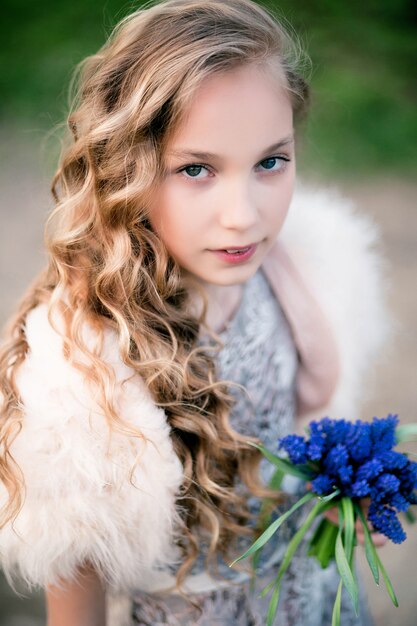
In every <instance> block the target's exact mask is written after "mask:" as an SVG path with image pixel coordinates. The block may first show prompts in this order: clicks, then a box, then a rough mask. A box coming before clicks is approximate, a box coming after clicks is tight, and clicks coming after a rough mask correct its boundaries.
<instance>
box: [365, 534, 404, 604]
mask: <svg viewBox="0 0 417 626" xmlns="http://www.w3.org/2000/svg"><path fill="white" fill-rule="evenodd" d="M371 541H372V535H371ZM372 545H374V544H373V541H372ZM374 550H375V554H376V558H377V560H378V566H379V569H380V570H381V574H382V577H383V579H384V582H385V586H386V588H387V591H388V595H389V597H390V598H391V601H392V603H393V605H394V606H396V607H398V600H397V596H396V595H395V591H394V587H393V586H392V583H391V581H390V579H389V576H388V574H387V571H386V569H385V567H384V566H383V565H382V562H381V559H380V558H379V556H378V553H377V551H376V549H375V546H374Z"/></svg>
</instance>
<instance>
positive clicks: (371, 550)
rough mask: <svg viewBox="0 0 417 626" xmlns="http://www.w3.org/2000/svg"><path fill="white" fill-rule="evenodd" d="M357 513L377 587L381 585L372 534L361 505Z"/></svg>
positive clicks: (366, 553)
mask: <svg viewBox="0 0 417 626" xmlns="http://www.w3.org/2000/svg"><path fill="white" fill-rule="evenodd" d="M355 508H356V512H357V514H358V515H359V519H360V520H361V522H362V526H363V531H364V536H365V555H366V560H367V561H368V565H369V568H370V570H371V572H372V576H373V577H374V581H375V582H376V584H377V585H379V568H378V559H377V555H376V550H375V547H374V544H373V541H372V539H371V533H370V531H369V527H368V523H367V521H366V519H365V515H364V514H363V511H362V509H361V507H360V506H359V505H356V506H355Z"/></svg>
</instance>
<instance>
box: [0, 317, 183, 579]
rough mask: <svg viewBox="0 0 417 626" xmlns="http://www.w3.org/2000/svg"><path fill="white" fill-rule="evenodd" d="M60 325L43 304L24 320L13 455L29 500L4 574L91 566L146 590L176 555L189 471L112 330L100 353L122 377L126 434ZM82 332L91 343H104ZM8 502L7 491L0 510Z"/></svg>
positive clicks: (117, 386)
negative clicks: (115, 425) (74, 359)
mask: <svg viewBox="0 0 417 626" xmlns="http://www.w3.org/2000/svg"><path fill="white" fill-rule="evenodd" d="M54 322H55V320H54ZM58 324H59V320H58ZM54 326H55V324H54ZM54 326H52V325H51V324H50V322H49V320H48V309H47V306H46V305H42V306H38V307H37V308H36V309H34V310H33V311H31V313H30V314H29V315H28V317H27V323H26V337H27V342H28V353H27V357H26V359H25V361H24V362H23V364H22V365H21V366H20V368H19V370H18V374H17V380H16V382H17V386H18V390H19V392H20V396H21V401H22V406H21V413H22V428H21V430H20V432H19V434H18V435H17V437H16V438H15V439H14V441H13V444H12V449H11V452H12V454H13V458H14V460H15V461H16V463H17V464H18V466H19V468H20V470H21V471H22V474H23V477H24V481H25V500H24V505H23V507H22V509H21V511H20V512H19V514H18V516H17V518H16V520H15V521H14V523H13V524H9V525H6V526H5V527H3V528H2V529H1V530H0V560H1V561H2V565H3V567H4V569H5V572H6V575H8V576H10V577H12V576H14V575H16V576H19V577H22V578H23V579H24V580H26V582H27V583H29V584H30V585H40V586H46V585H48V584H53V583H56V582H57V581H58V580H59V578H69V577H71V575H73V573H74V571H75V569H76V567H77V566H78V565H79V564H80V563H83V562H84V561H85V560H89V561H90V562H93V563H94V564H95V566H96V567H97V569H98V571H99V572H100V573H101V575H102V577H103V579H105V580H107V581H108V582H109V583H110V584H111V585H112V586H115V587H122V588H123V587H131V586H134V585H136V584H138V585H140V584H141V581H142V582H143V581H144V580H145V581H147V580H148V579H149V577H150V576H152V575H153V574H155V569H156V568H157V567H159V566H160V565H161V564H164V563H166V562H169V561H170V560H171V559H172V558H173V541H172V540H173V533H174V530H175V526H176V520H177V517H176V516H177V512H176V507H175V500H176V496H177V493H178V490H179V488H180V485H181V482H182V468H181V464H180V462H179V459H178V457H177V456H176V454H175V452H174V449H173V445H172V441H171V438H170V428H169V424H168V423H167V420H166V416H165V413H164V411H163V410H162V409H160V408H158V407H157V406H156V405H155V403H154V402H153V400H152V398H151V397H150V395H149V393H148V392H147V390H146V387H145V385H144V383H143V381H142V380H141V379H140V377H139V376H137V375H136V374H135V372H133V371H132V370H131V369H130V368H128V367H127V366H126V365H125V364H124V363H122V361H121V359H120V357H119V353H118V349H117V344H118V342H117V337H116V336H115V333H113V332H111V331H109V330H106V334H105V339H104V342H103V345H102V356H103V355H104V356H105V358H106V363H107V364H108V365H109V364H110V365H111V366H112V367H113V368H114V371H115V382H114V385H113V388H112V389H111V394H112V399H113V401H114V407H115V410H116V411H117V414H118V416H119V417H120V418H121V419H122V420H123V425H124V427H125V429H126V431H125V432H119V431H118V430H116V429H115V430H113V431H111V429H109V422H108V418H107V417H106V415H105V414H104V411H103V408H102V407H103V402H102V399H101V398H99V397H98V394H97V393H96V392H95V391H94V389H93V388H92V387H91V386H90V385H88V384H87V383H86V382H85V380H84V377H83V374H82V373H81V372H80V371H79V370H78V369H76V368H75V367H73V366H72V365H71V364H70V363H69V361H68V360H67V359H66V357H65V354H64V346H63V340H62V337H61V335H60V333H59V332H58V331H57V330H56V328H54ZM85 332H86V333H87V340H88V341H89V342H90V345H91V346H92V345H93V343H94V342H95V341H97V337H96V336H95V334H94V332H93V330H92V329H91V328H88V329H87V328H86V329H85ZM130 427H131V431H130V432H129V428H130ZM5 495H6V494H5V491H4V490H3V491H2V490H1V485H0V504H1V503H4V499H5ZM2 501H3V502H2Z"/></svg>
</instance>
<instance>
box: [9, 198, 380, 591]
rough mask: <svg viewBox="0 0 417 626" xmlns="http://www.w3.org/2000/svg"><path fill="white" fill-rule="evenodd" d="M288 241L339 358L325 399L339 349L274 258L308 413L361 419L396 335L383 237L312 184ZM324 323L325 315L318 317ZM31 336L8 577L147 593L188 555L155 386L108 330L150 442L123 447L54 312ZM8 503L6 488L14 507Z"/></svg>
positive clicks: (120, 402)
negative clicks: (88, 575) (150, 388)
mask: <svg viewBox="0 0 417 626" xmlns="http://www.w3.org/2000/svg"><path fill="white" fill-rule="evenodd" d="M280 241H281V245H282V246H284V248H285V250H286V252H287V253H288V254H289V257H290V258H291V259H292V261H291V263H293V265H294V267H296V269H297V273H298V275H299V276H301V277H302V278H303V280H304V281H305V283H306V284H307V285H308V287H309V291H310V294H311V295H312V296H313V297H314V300H315V302H317V303H318V309H317V310H319V309H321V311H322V312H323V313H324V317H325V318H326V319H327V322H326V323H327V324H328V326H329V329H330V333H331V335H332V337H333V339H334V345H335V346H336V348H337V353H338V354H337V360H338V366H337V373H338V379H337V385H336V386H334V384H333V383H332V384H331V385H330V388H327V391H326V389H325V392H324V395H323V393H319V394H318V395H317V394H316V393H315V382H314V381H315V380H318V381H319V382H318V384H317V388H319V387H320V384H322V383H323V381H325V380H326V378H327V374H329V376H330V379H332V377H333V378H334V379H335V376H334V371H335V370H334V367H333V365H332V363H333V361H332V360H331V359H332V354H333V353H332V352H331V351H330V352H328V351H327V352H326V350H324V352H322V353H321V356H320V354H319V352H320V341H319V340H318V339H317V337H320V334H318V335H316V334H315V331H314V324H313V325H312V322H311V319H310V318H309V306H308V303H307V304H306V302H307V301H304V302H303V299H302V296H300V297H299V298H297V297H295V298H293V297H292V295H291V294H292V293H293V289H292V286H291V281H293V280H294V279H293V278H291V276H292V274H291V273H290V274H286V278H285V277H284V278H283V277H282V276H280V275H279V272H280V271H281V270H280V268H279V267H278V265H277V263H279V256H278V257H276V258H275V266H274V257H273V255H272V256H271V255H270V256H269V260H267V261H266V264H265V270H266V273H267V275H268V276H269V278H270V280H271V281H272V282H274V280H276V283H277V285H278V287H277V288H276V292H277V294H278V297H280V296H279V294H280V289H281V290H282V294H283V295H282V298H283V300H286V304H285V306H284V307H283V308H284V310H285V312H286V313H287V315H288V317H289V320H290V323H291V325H292V328H293V333H294V338H295V341H296V344H297V343H298V344H299V345H297V347H298V349H299V354H300V355H301V356H300V361H301V364H302V363H303V360H304V359H305V361H306V362H307V364H308V363H309V364H310V365H309V367H310V369H311V371H312V375H311V376H310V378H309V381H307V383H306V382H305V381H304V383H303V382H302V381H301V382H300V386H302V385H303V384H304V386H305V388H306V389H307V390H306V391H305V393H304V396H305V398H304V400H305V401H304V406H301V405H302V404H303V403H302V402H300V406H301V409H303V412H304V413H306V412H307V413H310V414H311V411H312V410H313V409H314V410H315V411H316V412H317V411H318V412H319V413H320V415H323V414H325V413H327V414H329V415H331V416H334V417H341V416H345V417H347V418H356V417H357V407H358V401H359V400H360V399H361V384H360V383H361V381H362V380H363V377H364V374H365V372H366V370H367V369H368V368H369V366H370V365H371V364H372V362H373V359H374V356H375V354H376V350H377V348H378V347H380V346H381V344H382V341H383V340H384V338H385V337H386V331H387V317H386V313H385V309H384V304H383V296H382V289H381V286H382V277H381V271H380V259H379V256H378V254H377V253H376V252H375V249H374V245H375V243H376V241H377V235H376V231H375V228H374V226H373V225H372V224H371V223H370V222H369V220H367V219H365V217H363V216H361V215H358V214H356V213H355V212H354V210H353V209H352V207H351V206H350V204H349V203H348V202H346V201H345V200H343V199H342V198H341V197H340V196H338V195H337V194H336V193H334V192H329V191H323V190H312V189H303V188H300V189H298V190H297V192H296V194H295V197H294V200H293V203H292V206H291V209H290V213H289V217H288V219H287V221H286V223H285V226H284V228H283V231H282V233H281V234H280ZM277 259H278V260H277ZM268 264H269V265H268ZM274 267H275V269H274ZM281 269H282V268H281ZM275 270H276V274H274V272H275ZM274 276H275V279H274ZM285 282H286V283H289V284H286V285H285V284H283V283H285ZM296 291H297V290H295V292H296ZM295 292H294V293H295ZM300 293H301V292H300ZM285 294H286V295H285ZM313 308H314V307H313ZM312 319H313V320H314V319H318V318H317V316H316V318H315V317H314V315H313V313H312ZM297 320H298V321H297ZM26 334H27V340H28V343H29V347H30V351H29V353H28V356H27V358H26V361H25V362H24V363H23V365H22V366H21V368H20V370H19V375H18V385H19V389H20V393H21V399H22V403H23V411H24V422H23V429H22V431H21V432H20V434H19V435H18V437H17V438H16V440H15V442H14V443H13V448H12V452H13V456H14V458H15V460H16V461H17V463H18V464H19V466H20V468H21V469H22V472H23V474H24V477H25V483H26V492H25V500H24V505H23V507H22V510H21V511H20V513H19V515H18V517H17V519H16V520H15V522H14V525H13V526H11V525H7V526H5V527H3V528H2V529H1V530H0V562H1V564H2V566H3V568H4V571H5V573H6V575H7V576H8V577H9V578H10V577H12V576H13V575H17V576H18V577H20V578H23V579H24V580H25V581H26V582H27V583H28V584H29V585H32V586H42V587H44V586H46V585H48V584H51V583H56V582H57V581H58V579H59V578H68V577H70V576H71V575H73V573H74V571H75V568H76V566H77V564H79V563H82V562H84V561H86V560H88V561H90V562H92V563H93V564H94V566H95V567H96V568H97V570H98V571H99V572H100V573H101V575H102V576H103V578H104V579H105V580H106V581H107V583H108V585H109V586H110V587H111V588H114V589H124V590H128V589H133V588H135V587H136V588H141V587H142V586H143V585H145V584H146V586H147V584H148V583H149V581H150V579H152V577H155V576H157V575H158V574H157V568H158V567H159V566H163V565H164V564H166V563H169V562H171V561H172V560H173V559H174V558H175V549H174V548H173V545H174V541H173V538H174V534H175V526H176V515H177V513H176V507H175V498H176V494H177V493H178V489H179V487H180V484H181V480H182V468H181V465H180V462H179V460H178V459H177V457H176V455H175V454H174V451H173V447H172V443H171V439H170V433H169V426H168V424H167V421H166V418H165V415H164V413H163V411H162V410H161V409H158V408H157V407H156V406H155V405H154V403H153V402H152V400H151V398H150V396H149V394H148V392H147V390H146V388H145V386H144V384H143V383H142V381H141V380H139V379H138V377H137V376H134V377H133V378H131V371H129V369H128V368H127V367H126V366H125V365H124V364H123V363H122V362H121V360H120V358H119V357H118V352H117V339H116V337H115V336H114V335H112V334H111V333H108V334H107V335H106V339H105V345H104V349H103V350H104V356H105V358H106V360H107V361H108V363H109V364H110V365H112V366H113V368H114V370H115V372H116V377H117V389H116V392H117V408H118V410H119V412H120V415H121V416H122V417H123V418H124V419H125V420H127V421H129V422H131V423H132V424H133V425H134V426H135V427H137V428H139V429H140V430H141V431H142V432H143V434H144V435H145V437H146V439H147V440H148V443H147V444H145V443H144V442H143V441H141V440H134V443H133V440H132V439H130V440H129V442H128V443H127V439H126V438H125V437H123V436H122V435H114V436H113V437H112V439H111V441H110V442H109V441H108V437H107V428H106V426H105V420H104V419H103V416H102V414H101V411H100V408H99V406H98V404H97V402H96V400H95V398H94V397H92V395H91V392H90V391H89V389H88V388H87V387H86V385H85V384H84V381H83V378H82V375H81V374H80V373H79V372H78V371H75V370H74V368H71V367H70V366H69V365H68V362H67V361H66V360H65V358H64V356H63V350H62V342H61V339H60V337H59V336H58V334H57V333H56V332H55V331H54V330H53V329H52V328H51V326H50V325H49V323H48V321H47V311H46V306H39V307H38V308H36V309H35V310H33V311H32V312H31V313H30V314H29V316H28V319H27V324H26ZM303 337H304V339H303ZM301 344H303V345H301ZM322 347H323V346H322ZM315 350H317V354H316V352H315ZM326 368H327V369H326ZM332 371H333V375H332V373H331V372H332ZM320 381H321V383H320ZM334 382H336V379H335V380H334ZM324 387H325V388H326V385H324ZM330 393H331V399H330V403H329V402H326V406H323V404H324V399H325V398H327V396H329V395H330ZM306 399H307V400H306ZM135 460H138V463H137V466H136V469H135V472H134V475H133V476H132V480H130V476H129V472H130V470H131V467H132V465H133V464H134V461H135ZM5 498H6V490H5V488H4V486H2V485H1V484H0V503H2V504H3V503H4V501H5Z"/></svg>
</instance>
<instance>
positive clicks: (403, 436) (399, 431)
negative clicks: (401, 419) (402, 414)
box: [395, 423, 417, 443]
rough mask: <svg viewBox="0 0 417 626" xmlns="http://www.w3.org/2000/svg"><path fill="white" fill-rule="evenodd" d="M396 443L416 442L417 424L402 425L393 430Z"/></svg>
mask: <svg viewBox="0 0 417 626" xmlns="http://www.w3.org/2000/svg"><path fill="white" fill-rule="evenodd" d="M395 437H396V439H397V443H401V442H402V441H417V424H415V423H413V424H402V425H401V426H397V428H396V429H395Z"/></svg>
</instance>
